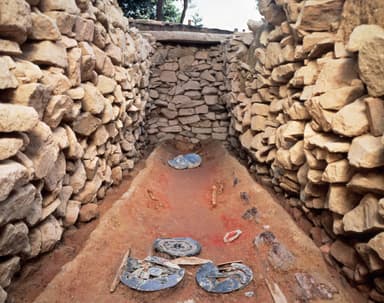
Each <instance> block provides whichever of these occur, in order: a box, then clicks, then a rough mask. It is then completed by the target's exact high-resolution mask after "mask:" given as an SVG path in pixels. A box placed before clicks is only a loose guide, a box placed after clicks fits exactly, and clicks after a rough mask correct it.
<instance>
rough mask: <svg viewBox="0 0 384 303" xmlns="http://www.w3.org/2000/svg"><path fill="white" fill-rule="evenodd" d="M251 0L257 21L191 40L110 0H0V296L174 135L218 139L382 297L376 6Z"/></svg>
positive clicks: (382, 141)
mask: <svg viewBox="0 0 384 303" xmlns="http://www.w3.org/2000/svg"><path fill="white" fill-rule="evenodd" d="M259 6H260V12H261V13H262V15H263V16H264V18H265V22H263V23H257V22H249V27H250V29H251V30H252V32H251V33H243V34H235V35H234V36H233V37H231V38H229V39H228V40H227V41H225V43H223V44H221V45H216V46H196V45H175V44H170V43H157V44H155V42H154V41H153V39H152V38H151V37H148V36H147V35H146V34H141V33H140V32H139V31H138V30H136V29H132V28H130V27H129V25H128V22H127V20H126V19H125V18H123V16H122V13H121V10H120V9H119V8H118V6H117V2H116V1H115V0H59V1H58V0H12V1H11V0H3V1H0V302H4V301H5V300H6V291H5V290H6V288H7V287H8V286H9V284H10V283H11V280H12V277H13V276H14V274H15V273H16V272H17V271H18V270H19V269H20V267H21V265H22V264H23V263H24V262H26V261H27V260H29V259H31V258H34V257H36V256H38V255H39V254H42V253H45V252H48V251H50V250H51V249H53V248H54V246H55V244H56V243H57V242H58V241H59V240H60V239H61V236H62V233H63V231H64V229H65V228H68V227H70V226H72V225H74V224H75V223H76V222H79V221H81V222H84V221H88V220H90V219H91V218H92V217H94V216H96V215H97V202H98V201H99V200H101V199H102V198H103V197H104V196H105V194H106V192H107V190H108V188H109V187H110V186H112V185H115V184H119V183H120V182H121V180H122V178H123V175H124V173H126V172H128V171H129V170H130V169H132V168H133V167H134V164H135V161H137V160H138V159H139V158H140V155H141V152H140V151H141V150H142V149H144V148H146V147H147V146H148V143H150V144H156V143H158V142H160V141H163V140H167V139H177V140H182V141H189V142H192V143H197V142H199V141H201V140H205V139H209V140H210V139H218V140H223V141H225V140H226V142H228V143H229V144H228V145H230V146H231V147H232V148H233V149H234V150H235V151H237V152H238V154H239V157H241V158H244V159H246V160H247V163H248V165H249V169H250V171H251V173H252V174H254V175H255V176H256V177H257V178H258V179H259V180H260V181H261V182H262V183H264V184H265V185H268V186H270V187H271V188H273V189H274V190H275V191H277V192H279V193H282V194H284V195H285V196H286V197H287V199H286V201H287V203H286V205H284V206H285V207H286V208H287V210H288V211H289V212H290V213H291V214H292V216H293V217H294V219H295V220H296V221H297V222H298V224H299V225H300V226H301V227H302V228H303V229H304V230H305V231H306V232H307V233H308V234H309V235H310V236H311V237H312V239H313V240H314V242H315V243H316V244H317V245H318V246H319V247H320V249H321V251H322V252H323V254H324V257H325V258H326V259H327V260H328V261H329V262H330V263H331V264H333V265H338V266H339V268H340V271H341V272H342V273H343V274H344V275H345V277H346V278H347V279H348V280H349V281H350V282H351V283H352V284H354V285H355V286H356V287H357V288H358V289H360V290H361V291H362V292H364V293H366V294H367V296H369V297H370V299H371V300H372V302H384V278H383V274H384V199H383V196H384V138H383V132H384V103H383V102H384V101H383V100H382V96H383V95H384V81H383V80H382V79H384V71H383V66H384V62H383V61H384V60H383V57H382V55H381V54H382V52H381V51H380V50H382V49H384V29H383V28H382V27H380V26H384V24H383V20H384V18H383V16H384V5H383V3H381V0H372V1H362V0H345V1H344V0H318V1H312V0H307V1H300V0H275V1H274V0H260V1H259ZM360 24H371V26H359V25H360ZM351 33H352V34H351ZM151 62H152V67H151Z"/></svg>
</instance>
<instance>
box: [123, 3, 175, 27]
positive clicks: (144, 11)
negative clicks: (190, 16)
mask: <svg viewBox="0 0 384 303" xmlns="http://www.w3.org/2000/svg"><path fill="white" fill-rule="evenodd" d="M176 1H177V0H164V8H163V14H164V20H165V21H170V22H178V20H179V18H180V11H179V9H178V8H177V7H176V5H175V2H176ZM118 2H119V5H120V7H121V9H122V10H123V12H124V15H125V16H126V17H128V18H135V19H156V3H157V1H156V0H118Z"/></svg>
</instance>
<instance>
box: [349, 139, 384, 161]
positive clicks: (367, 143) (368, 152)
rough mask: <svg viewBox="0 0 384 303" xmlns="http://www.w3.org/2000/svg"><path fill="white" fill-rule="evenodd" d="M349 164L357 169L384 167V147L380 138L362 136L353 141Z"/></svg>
mask: <svg viewBox="0 0 384 303" xmlns="http://www.w3.org/2000/svg"><path fill="white" fill-rule="evenodd" d="M348 160H349V162H350V163H351V164H352V165H353V166H356V167H362V168H375V167H380V166H383V165H384V145H383V144H382V143H381V138H380V137H374V136H371V135H362V136H359V137H356V138H354V139H353V140H352V145H351V149H350V150H349V152H348Z"/></svg>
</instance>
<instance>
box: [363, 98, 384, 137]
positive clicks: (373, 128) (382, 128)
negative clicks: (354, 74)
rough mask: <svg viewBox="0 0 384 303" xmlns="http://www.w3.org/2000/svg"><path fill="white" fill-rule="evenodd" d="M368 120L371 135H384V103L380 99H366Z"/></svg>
mask: <svg viewBox="0 0 384 303" xmlns="http://www.w3.org/2000/svg"><path fill="white" fill-rule="evenodd" d="M364 101H365V104H366V106H367V118H368V122H369V130H370V133H371V135H373V136H375V137H378V136H381V135H383V134H384V102H383V100H382V99H378V98H366V99H365V100H364Z"/></svg>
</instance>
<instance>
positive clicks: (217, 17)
mask: <svg viewBox="0 0 384 303" xmlns="http://www.w3.org/2000/svg"><path fill="white" fill-rule="evenodd" d="M195 12H198V13H199V14H200V16H201V17H202V18H203V25H204V27H210V28H219V29H226V30H234V29H235V28H237V29H238V30H239V31H242V30H243V29H245V30H246V31H248V27H247V21H248V20H249V19H254V20H260V19H261V17H260V14H259V12H258V9H257V4H256V0H192V5H191V8H190V9H189V11H188V13H187V17H186V18H185V19H186V20H188V19H191V15H193V14H194V13H195ZM185 23H187V21H186V22H185Z"/></svg>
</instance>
